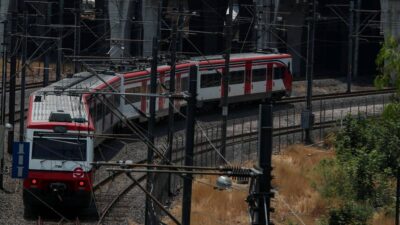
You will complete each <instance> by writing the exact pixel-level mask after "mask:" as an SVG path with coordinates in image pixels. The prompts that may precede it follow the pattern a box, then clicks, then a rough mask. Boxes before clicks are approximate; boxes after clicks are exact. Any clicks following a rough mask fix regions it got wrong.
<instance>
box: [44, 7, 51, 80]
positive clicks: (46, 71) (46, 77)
mask: <svg viewBox="0 0 400 225" xmlns="http://www.w3.org/2000/svg"><path fill="white" fill-rule="evenodd" d="M46 14H47V15H46V25H50V24H51V3H50V2H48V3H47V13H46ZM46 43H48V41H46ZM49 61H50V52H47V53H45V54H44V62H43V67H44V69H43V87H47V86H48V85H49V72H50V68H49V67H50V62H49Z"/></svg>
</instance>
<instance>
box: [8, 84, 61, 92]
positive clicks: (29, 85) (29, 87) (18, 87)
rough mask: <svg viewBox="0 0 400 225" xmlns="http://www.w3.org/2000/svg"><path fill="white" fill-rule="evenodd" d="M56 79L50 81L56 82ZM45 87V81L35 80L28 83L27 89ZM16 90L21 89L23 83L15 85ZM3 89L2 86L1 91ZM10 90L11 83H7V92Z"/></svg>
mask: <svg viewBox="0 0 400 225" xmlns="http://www.w3.org/2000/svg"><path fill="white" fill-rule="evenodd" d="M54 82H55V81H49V84H51V83H54ZM41 87H43V82H35V83H29V84H26V86H25V89H35V88H41ZM15 90H16V91H19V90H21V85H16V87H15ZM1 91H2V88H1V87H0V92H1ZM9 91H10V85H9V84H7V86H6V92H9Z"/></svg>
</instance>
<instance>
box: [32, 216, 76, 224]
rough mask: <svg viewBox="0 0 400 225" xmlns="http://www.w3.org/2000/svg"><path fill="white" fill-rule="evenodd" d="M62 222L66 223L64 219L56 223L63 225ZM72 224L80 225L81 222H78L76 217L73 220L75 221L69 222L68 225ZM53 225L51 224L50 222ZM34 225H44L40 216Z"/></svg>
mask: <svg viewBox="0 0 400 225" xmlns="http://www.w3.org/2000/svg"><path fill="white" fill-rule="evenodd" d="M64 222H66V221H64V218H62V219H61V220H60V221H58V222H57V224H60V225H61V224H63V223H64ZM71 222H72V223H73V224H74V225H81V222H80V220H79V217H76V218H75V220H73V221H70V223H71ZM52 223H53V222H52ZM36 224H37V225H45V224H46V223H45V221H44V220H43V218H42V217H41V216H38V219H37V221H36Z"/></svg>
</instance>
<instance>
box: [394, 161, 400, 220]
mask: <svg viewBox="0 0 400 225" xmlns="http://www.w3.org/2000/svg"><path fill="white" fill-rule="evenodd" d="M396 172H397V181H396V219H395V225H399V216H400V215H399V210H400V168H397V171H396Z"/></svg>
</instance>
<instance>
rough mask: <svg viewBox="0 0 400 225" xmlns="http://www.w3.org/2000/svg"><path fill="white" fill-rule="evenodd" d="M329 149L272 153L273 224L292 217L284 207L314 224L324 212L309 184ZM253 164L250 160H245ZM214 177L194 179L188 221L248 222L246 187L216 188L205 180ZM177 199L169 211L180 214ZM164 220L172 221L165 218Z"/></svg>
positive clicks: (300, 148)
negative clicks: (274, 196)
mask: <svg viewBox="0 0 400 225" xmlns="http://www.w3.org/2000/svg"><path fill="white" fill-rule="evenodd" d="M332 156H333V152H332V151H322V150H318V149H315V148H308V147H304V146H300V145H296V146H292V147H290V148H288V149H287V150H286V151H285V152H284V153H282V154H281V155H275V156H273V166H274V175H275V179H274V187H276V189H277V190H278V192H279V194H278V195H277V196H276V198H275V200H274V202H273V204H274V207H275V212H276V213H274V214H273V216H274V220H275V222H276V224H287V222H288V221H289V220H291V221H296V219H295V218H294V217H293V215H292V213H291V212H290V210H289V209H288V207H287V205H286V204H285V203H283V201H284V202H286V203H287V204H288V205H290V206H291V208H292V210H294V211H295V212H296V214H299V215H300V216H301V218H302V220H303V221H304V222H305V223H306V224H307V225H309V224H311V225H312V224H315V218H318V217H319V216H320V215H321V214H323V213H325V202H324V201H323V200H322V199H321V197H320V195H319V194H318V193H317V191H315V190H314V189H313V188H312V187H311V185H310V179H312V177H311V176H312V174H313V168H314V167H315V166H316V165H317V164H318V163H319V162H320V161H321V160H322V159H324V158H328V157H332ZM245 165H246V166H250V165H253V163H252V162H248V163H246V164H245ZM215 179H216V178H215V177H203V178H201V179H197V180H198V181H200V182H195V183H194V185H193V200H192V214H191V223H192V224H193V225H197V224H198V225H200V224H201V225H215V224H238V225H241V224H246V225H247V224H249V217H248V212H247V207H248V205H247V203H246V202H245V199H246V197H247V195H248V187H246V186H239V185H236V186H235V187H236V188H234V189H233V190H230V191H219V190H215V189H214V188H213V187H212V186H210V185H207V184H214V183H215ZM180 204H181V203H180V202H176V203H175V206H174V207H173V208H172V213H173V214H174V215H177V216H178V218H179V217H180V215H181V207H180ZM166 222H167V224H173V222H171V221H170V220H168V219H166Z"/></svg>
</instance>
